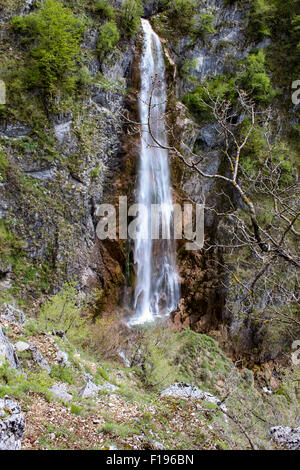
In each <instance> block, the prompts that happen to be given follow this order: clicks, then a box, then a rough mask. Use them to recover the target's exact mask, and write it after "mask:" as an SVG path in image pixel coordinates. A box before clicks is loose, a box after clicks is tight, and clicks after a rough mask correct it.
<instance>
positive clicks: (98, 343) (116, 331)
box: [87, 317, 126, 378]
mask: <svg viewBox="0 0 300 470" xmlns="http://www.w3.org/2000/svg"><path fill="white" fill-rule="evenodd" d="M123 329H124V326H123V325H122V323H121V322H118V321H117V320H115V319H114V318H108V317H103V318H98V319H97V320H96V322H95V323H94V324H93V325H90V327H89V334H88V345H87V346H88V348H89V349H90V350H91V352H92V353H94V354H101V356H102V357H105V358H109V359H112V358H116V357H118V354H119V351H120V350H122V347H123V346H124V344H125V343H126V335H124V334H123ZM103 377H104V376H103ZM104 378H105V377H104Z"/></svg>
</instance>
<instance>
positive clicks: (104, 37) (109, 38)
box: [97, 21, 120, 57]
mask: <svg viewBox="0 0 300 470" xmlns="http://www.w3.org/2000/svg"><path fill="white" fill-rule="evenodd" d="M119 39H120V33H119V30H118V26H117V24H116V23H115V22H114V21H108V22H107V23H105V24H104V25H103V26H102V27H101V30H100V34H99V39H98V44H97V52H98V54H99V55H100V57H104V56H105V55H107V54H109V53H110V52H112V51H113V49H114V48H115V46H116V45H117V43H118V42H119Z"/></svg>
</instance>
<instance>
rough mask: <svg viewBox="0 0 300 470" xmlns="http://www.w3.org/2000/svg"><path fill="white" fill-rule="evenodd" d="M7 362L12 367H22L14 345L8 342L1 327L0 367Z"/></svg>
mask: <svg viewBox="0 0 300 470" xmlns="http://www.w3.org/2000/svg"><path fill="white" fill-rule="evenodd" d="M4 361H7V362H8V364H9V365H10V367H13V368H14V369H17V368H18V367H20V363H19V361H18V358H17V356H16V353H15V350H14V347H13V345H12V344H11V343H10V342H9V341H8V339H7V337H6V336H5V334H4V333H3V331H2V327H1V326H0V366H1V365H2V364H3V363H4Z"/></svg>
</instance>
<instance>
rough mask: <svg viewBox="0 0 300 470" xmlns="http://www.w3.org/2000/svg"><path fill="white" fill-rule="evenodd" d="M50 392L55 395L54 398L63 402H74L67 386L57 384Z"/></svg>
mask: <svg viewBox="0 0 300 470" xmlns="http://www.w3.org/2000/svg"><path fill="white" fill-rule="evenodd" d="M49 390H50V392H52V393H53V395H54V396H56V397H57V398H59V399H60V400H62V401H65V402H69V401H71V400H72V398H73V397H72V395H71V394H70V393H68V391H67V387H66V385H65V384H60V383H55V384H54V385H52V387H50V389H49Z"/></svg>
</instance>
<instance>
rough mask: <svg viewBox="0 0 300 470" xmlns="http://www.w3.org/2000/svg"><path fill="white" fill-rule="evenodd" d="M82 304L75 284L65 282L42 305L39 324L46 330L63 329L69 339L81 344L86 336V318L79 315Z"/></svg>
mask: <svg viewBox="0 0 300 470" xmlns="http://www.w3.org/2000/svg"><path fill="white" fill-rule="evenodd" d="M84 306H85V303H84V302H82V301H81V300H80V298H79V295H78V293H77V291H76V289H75V284H74V283H65V284H64V285H63V288H62V290H61V291H60V292H59V293H58V294H56V295H54V296H53V297H52V298H51V299H50V300H48V301H47V302H46V303H45V304H44V306H43V307H42V309H41V311H40V315H39V318H38V323H39V326H40V328H42V329H43V330H46V331H48V330H53V329H55V330H63V331H64V332H65V334H66V336H67V337H68V339H69V340H70V341H72V342H74V344H81V342H82V341H83V340H84V339H85V336H86V320H85V319H84V318H83V317H82V316H81V315H80V313H81V311H82V309H83V307H84Z"/></svg>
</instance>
